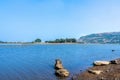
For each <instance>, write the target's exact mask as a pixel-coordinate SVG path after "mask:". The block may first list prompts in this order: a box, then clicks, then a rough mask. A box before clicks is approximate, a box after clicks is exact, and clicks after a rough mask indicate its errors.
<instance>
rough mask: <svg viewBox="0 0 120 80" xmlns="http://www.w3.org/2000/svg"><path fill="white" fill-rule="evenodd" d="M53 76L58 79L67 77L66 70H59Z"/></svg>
mask: <svg viewBox="0 0 120 80" xmlns="http://www.w3.org/2000/svg"><path fill="white" fill-rule="evenodd" d="M55 74H56V75H57V76H60V77H68V76H69V72H68V71H67V70H66V69H59V70H56V71H55Z"/></svg>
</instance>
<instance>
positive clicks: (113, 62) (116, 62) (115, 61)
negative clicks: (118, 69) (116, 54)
mask: <svg viewBox="0 0 120 80" xmlns="http://www.w3.org/2000/svg"><path fill="white" fill-rule="evenodd" d="M110 63H111V64H118V61H117V60H112V61H110Z"/></svg>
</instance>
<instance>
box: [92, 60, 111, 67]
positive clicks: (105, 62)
mask: <svg viewBox="0 0 120 80" xmlns="http://www.w3.org/2000/svg"><path fill="white" fill-rule="evenodd" d="M93 64H94V65H95V66H103V65H108V64H110V62H109V61H95V62H94V63H93Z"/></svg>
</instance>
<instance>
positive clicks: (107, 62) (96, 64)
mask: <svg viewBox="0 0 120 80" xmlns="http://www.w3.org/2000/svg"><path fill="white" fill-rule="evenodd" d="M109 64H119V63H118V61H117V60H112V61H95V62H93V65H94V66H106V65H109ZM88 72H89V73H93V74H96V75H99V74H100V73H102V72H103V71H102V70H91V69H90V70H88Z"/></svg>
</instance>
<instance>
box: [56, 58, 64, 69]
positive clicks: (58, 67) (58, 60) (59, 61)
mask: <svg viewBox="0 0 120 80" xmlns="http://www.w3.org/2000/svg"><path fill="white" fill-rule="evenodd" d="M55 69H63V65H62V61H61V60H60V59H56V63H55Z"/></svg>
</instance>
